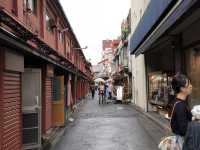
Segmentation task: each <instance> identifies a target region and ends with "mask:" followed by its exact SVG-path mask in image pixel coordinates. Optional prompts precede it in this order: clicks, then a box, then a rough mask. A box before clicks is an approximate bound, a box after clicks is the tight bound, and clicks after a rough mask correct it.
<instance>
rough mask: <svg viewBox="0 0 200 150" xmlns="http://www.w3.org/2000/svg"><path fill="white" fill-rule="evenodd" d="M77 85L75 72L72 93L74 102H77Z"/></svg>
mask: <svg viewBox="0 0 200 150" xmlns="http://www.w3.org/2000/svg"><path fill="white" fill-rule="evenodd" d="M77 87H78V85H77V74H75V77H74V89H73V93H74V94H73V95H74V102H75V104H76V103H77V92H76V91H77Z"/></svg>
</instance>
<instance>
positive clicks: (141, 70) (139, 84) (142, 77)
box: [131, 0, 150, 111]
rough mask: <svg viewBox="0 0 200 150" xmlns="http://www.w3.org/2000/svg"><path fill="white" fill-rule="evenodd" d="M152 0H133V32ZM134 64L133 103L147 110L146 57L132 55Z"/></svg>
mask: <svg viewBox="0 0 200 150" xmlns="http://www.w3.org/2000/svg"><path fill="white" fill-rule="evenodd" d="M149 2H150V0H141V1H138V0H131V34H133V33H134V31H135V30H136V27H137V25H138V23H139V21H140V19H141V18H142V16H143V14H144V12H145V9H146V8H147V6H148V4H149ZM131 63H132V64H131V66H132V103H134V104H136V105H137V106H139V107H141V108H142V109H143V110H144V111H147V92H146V90H147V86H146V69H145V58H144V56H143V55H142V54H141V55H139V56H137V57H136V56H135V55H132V56H131Z"/></svg>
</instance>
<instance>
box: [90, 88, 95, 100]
mask: <svg viewBox="0 0 200 150" xmlns="http://www.w3.org/2000/svg"><path fill="white" fill-rule="evenodd" d="M91 93H92V99H94V96H95V85H91Z"/></svg>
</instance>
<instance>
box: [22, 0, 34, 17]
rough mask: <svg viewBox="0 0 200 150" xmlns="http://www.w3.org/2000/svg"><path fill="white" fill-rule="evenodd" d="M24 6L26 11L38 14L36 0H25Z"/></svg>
mask: <svg viewBox="0 0 200 150" xmlns="http://www.w3.org/2000/svg"><path fill="white" fill-rule="evenodd" d="M24 8H25V9H26V11H28V12H31V13H34V14H36V13H37V3H36V0H24Z"/></svg>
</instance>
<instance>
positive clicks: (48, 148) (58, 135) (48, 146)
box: [42, 99, 86, 150]
mask: <svg viewBox="0 0 200 150" xmlns="http://www.w3.org/2000/svg"><path fill="white" fill-rule="evenodd" d="M85 101H86V100H85V99H83V100H82V101H81V102H80V103H78V104H77V105H76V109H75V111H73V112H71V115H70V116H73V114H74V113H76V112H78V111H79V109H80V108H81V106H82V105H83V104H84V103H85ZM68 125H69V121H67V123H66V125H65V126H64V127H60V128H59V131H57V133H56V135H55V137H54V138H52V140H50V141H48V143H47V144H46V145H45V146H44V147H43V148H42V150H53V149H52V148H55V146H56V144H58V142H59V141H60V140H61V139H62V137H63V136H64V134H65V129H66V128H67V127H68Z"/></svg>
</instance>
